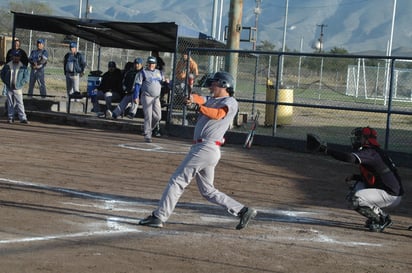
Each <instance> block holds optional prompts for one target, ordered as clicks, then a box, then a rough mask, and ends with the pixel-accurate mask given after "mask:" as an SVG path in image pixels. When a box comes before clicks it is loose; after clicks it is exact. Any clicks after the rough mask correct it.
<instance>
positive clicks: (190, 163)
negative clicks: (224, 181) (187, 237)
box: [153, 142, 243, 222]
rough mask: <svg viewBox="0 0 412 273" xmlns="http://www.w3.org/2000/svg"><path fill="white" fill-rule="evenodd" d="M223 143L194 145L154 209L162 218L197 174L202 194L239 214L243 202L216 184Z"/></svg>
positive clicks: (168, 215)
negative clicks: (230, 195)
mask: <svg viewBox="0 0 412 273" xmlns="http://www.w3.org/2000/svg"><path fill="white" fill-rule="evenodd" d="M220 156H221V153H220V147H219V146H217V145H216V144H215V143H213V142H212V143H211V142H202V143H198V144H195V145H193V146H192V147H191V149H190V151H189V153H188V154H187V155H186V157H185V159H184V160H183V161H182V163H181V164H180V166H179V167H178V168H177V169H176V171H175V172H174V174H173V175H172V177H171V178H170V180H169V183H168V184H167V186H166V189H165V190H164V192H163V195H162V198H161V199H160V201H159V207H158V208H157V209H156V210H155V211H154V212H153V214H154V215H155V216H156V217H158V218H159V219H160V220H161V221H162V222H166V221H167V220H168V219H169V217H170V215H171V214H172V212H173V210H174V208H175V206H176V204H177V202H178V201H179V198H180V197H181V196H182V194H183V192H184V190H185V188H186V187H187V186H189V184H190V183H191V181H192V179H193V178H194V177H195V178H196V182H197V187H198V188H199V192H200V193H201V195H202V196H203V197H204V198H206V199H207V200H208V201H209V202H212V203H214V204H217V205H219V206H222V207H224V208H226V209H227V210H228V212H229V213H231V214H233V215H234V216H237V214H238V213H239V211H240V210H241V209H242V208H243V205H242V204H241V203H239V202H237V201H236V200H234V199H233V198H231V197H229V196H227V195H226V194H225V193H222V192H220V191H219V190H218V189H216V188H215V186H214V185H213V181H214V177H215V167H216V165H217V163H218V162H219V159H220Z"/></svg>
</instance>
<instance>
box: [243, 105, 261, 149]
mask: <svg viewBox="0 0 412 273" xmlns="http://www.w3.org/2000/svg"><path fill="white" fill-rule="evenodd" d="M259 115H260V113H259V111H258V112H257V113H256V115H255V118H254V119H253V123H252V126H251V128H250V131H249V133H248V135H247V137H246V141H245V144H243V148H247V149H250V147H252V144H253V139H254V137H255V132H256V128H257V126H258V121H259Z"/></svg>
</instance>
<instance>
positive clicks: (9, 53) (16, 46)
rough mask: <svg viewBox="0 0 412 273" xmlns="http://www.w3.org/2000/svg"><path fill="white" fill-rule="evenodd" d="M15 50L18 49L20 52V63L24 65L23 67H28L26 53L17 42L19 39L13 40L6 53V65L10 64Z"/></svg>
mask: <svg viewBox="0 0 412 273" xmlns="http://www.w3.org/2000/svg"><path fill="white" fill-rule="evenodd" d="M15 49H19V50H20V52H21V57H20V61H21V62H22V63H23V64H24V66H28V65H29V58H28V57H27V53H26V51H24V50H23V49H22V48H21V47H20V40H19V38H14V40H13V44H12V47H11V48H10V49H9V51H7V54H6V63H8V62H10V61H11V60H12V59H13V51H14V50H15Z"/></svg>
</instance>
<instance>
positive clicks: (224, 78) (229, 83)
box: [205, 71, 235, 96]
mask: <svg viewBox="0 0 412 273" xmlns="http://www.w3.org/2000/svg"><path fill="white" fill-rule="evenodd" d="M212 82H217V83H218V85H219V87H222V88H226V90H227V92H228V93H229V95H230V96H233V93H234V89H233V86H234V83H235V80H234V78H233V76H232V75H231V74H230V73H228V72H225V71H219V72H216V73H215V74H214V75H213V77H212V78H209V79H207V80H206V84H205V85H206V87H210V86H211V85H212Z"/></svg>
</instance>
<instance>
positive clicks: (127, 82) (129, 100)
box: [107, 58, 143, 119]
mask: <svg viewBox="0 0 412 273" xmlns="http://www.w3.org/2000/svg"><path fill="white" fill-rule="evenodd" d="M142 69H143V59H142V58H136V59H135V60H134V67H133V68H132V69H130V70H129V71H127V72H126V73H125V75H124V77H123V81H122V89H123V98H122V100H121V101H120V103H119V104H118V105H117V106H116V108H115V109H114V110H113V113H110V112H108V114H107V117H109V118H110V117H112V118H113V119H117V118H118V117H119V116H121V115H123V114H124V112H125V110H126V108H127V106H128V105H129V104H131V107H130V110H129V113H128V114H127V117H128V118H130V119H132V118H134V116H135V115H136V112H137V108H138V107H139V97H137V98H135V99H133V92H134V83H135V79H136V75H137V74H138V73H139V72H140V71H142Z"/></svg>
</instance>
